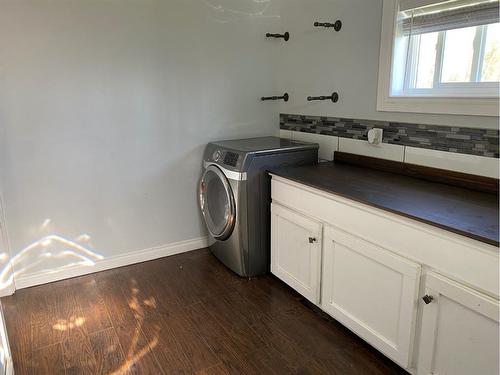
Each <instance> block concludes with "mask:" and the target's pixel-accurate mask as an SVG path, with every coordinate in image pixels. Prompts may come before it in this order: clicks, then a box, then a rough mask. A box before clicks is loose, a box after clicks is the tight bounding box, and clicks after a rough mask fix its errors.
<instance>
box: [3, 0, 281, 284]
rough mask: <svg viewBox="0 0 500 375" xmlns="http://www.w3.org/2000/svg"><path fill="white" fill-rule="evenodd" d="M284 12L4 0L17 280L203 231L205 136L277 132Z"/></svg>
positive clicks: (7, 159)
mask: <svg viewBox="0 0 500 375" xmlns="http://www.w3.org/2000/svg"><path fill="white" fill-rule="evenodd" d="M219 4H221V7H218V5H219ZM275 15H276V12H275V11H274V10H273V9H272V7H268V4H266V3H260V2H253V1H226V2H224V1H222V2H221V1H219V0H217V1H215V0H214V1H212V0H204V1H198V0H169V1H159V0H140V1H135V0H106V1H104V0H85V1H83V0H81V1H77V0H72V1H68V0H2V1H1V2H0V142H1V143H0V181H1V191H2V194H3V198H4V201H5V211H6V217H7V225H8V229H9V234H10V242H11V245H12V246H11V247H12V256H13V257H15V260H16V262H15V271H16V272H17V277H25V276H29V275H32V274H34V273H37V272H44V271H53V270H56V269H60V267H63V266H67V265H72V264H75V263H78V264H87V263H88V262H87V263H85V261H84V260H83V259H81V258H82V253H81V248H79V246H81V247H84V248H86V249H89V250H90V251H91V252H94V253H96V254H100V255H102V256H103V257H104V258H109V257H114V256H118V255H122V254H124V253H127V252H131V251H136V250H142V249H148V248H151V247H154V246H163V245H166V244H170V243H173V242H176V241H181V240H189V239H196V238H199V237H201V236H203V235H205V228H204V226H203V225H202V222H201V220H200V216H199V210H198V206H197V196H196V189H197V181H198V179H199V176H200V171H201V161H202V152H203V148H204V146H205V145H206V143H207V142H209V141H210V140H214V139H223V138H238V137H247V136H256V135H269V134H276V133H277V131H278V126H279V125H278V117H277V115H276V113H277V112H276V111H274V110H272V108H273V107H272V106H269V105H263V104H261V103H260V102H259V100H258V98H260V96H261V95H263V94H268V93H271V92H272V72H273V70H274V67H273V66H272V64H271V61H270V57H269V56H271V52H272V48H273V46H272V45H270V44H269V43H266V42H265V38H263V35H262V30H264V29H267V28H269V27H268V26H267V25H269V24H270V23H272V22H274V21H275V19H276V18H275ZM0 217H1V216H0ZM50 235H57V237H49V238H48V239H47V236H50ZM44 239H45V240H44ZM23 249H24V251H23ZM65 250H66V252H65ZM67 250H69V251H67ZM3 251H5V249H4V250H3ZM83 257H86V255H84V254H83ZM0 281H2V280H0Z"/></svg>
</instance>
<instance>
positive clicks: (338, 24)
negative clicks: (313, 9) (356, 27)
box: [314, 20, 342, 31]
mask: <svg viewBox="0 0 500 375" xmlns="http://www.w3.org/2000/svg"><path fill="white" fill-rule="evenodd" d="M314 26H316V27H333V29H334V30H335V31H340V29H341V28H342V21H340V20H337V21H335V23H331V22H314Z"/></svg>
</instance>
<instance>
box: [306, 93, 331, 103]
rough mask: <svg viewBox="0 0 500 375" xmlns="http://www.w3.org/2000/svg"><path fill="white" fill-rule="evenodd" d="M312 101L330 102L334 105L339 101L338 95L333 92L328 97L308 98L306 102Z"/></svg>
mask: <svg viewBox="0 0 500 375" xmlns="http://www.w3.org/2000/svg"><path fill="white" fill-rule="evenodd" d="M313 100H331V101H332V102H334V103H337V102H338V101H339V94H338V93H336V92H334V93H332V95H330V96H308V97H307V101H308V102H312V101H313Z"/></svg>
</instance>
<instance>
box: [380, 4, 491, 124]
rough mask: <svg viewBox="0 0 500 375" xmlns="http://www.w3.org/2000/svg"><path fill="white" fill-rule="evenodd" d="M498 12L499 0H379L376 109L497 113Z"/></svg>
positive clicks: (477, 113)
mask: <svg viewBox="0 0 500 375" xmlns="http://www.w3.org/2000/svg"><path fill="white" fill-rule="evenodd" d="M498 11H499V2H498V0H447V1H443V0H440V1H438V0H384V20H383V22H384V23H383V30H382V31H383V32H382V45H381V55H380V75H379V98H378V104H377V107H378V109H379V110H396V111H398V110H400V111H408V112H429V113H457V114H476V115H495V116H498V97H499V82H500V23H499V15H498ZM388 23H389V24H388Z"/></svg>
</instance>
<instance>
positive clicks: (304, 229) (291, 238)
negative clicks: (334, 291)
mask: <svg viewBox="0 0 500 375" xmlns="http://www.w3.org/2000/svg"><path fill="white" fill-rule="evenodd" d="M271 227H272V228H271V272H272V273H273V274H274V275H276V276H277V277H279V278H280V279H281V280H283V281H284V282H285V283H287V284H288V285H290V286H291V287H292V288H294V289H295V290H296V291H297V292H299V293H300V294H302V295H303V296H304V297H306V298H307V299H309V300H310V301H311V302H313V303H319V292H320V275H321V234H322V225H321V223H320V222H318V221H315V220H312V219H310V218H308V217H306V216H303V215H300V214H298V213H296V212H293V211H291V210H288V209H286V208H284V207H282V206H280V205H276V204H273V205H272V206H271Z"/></svg>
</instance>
